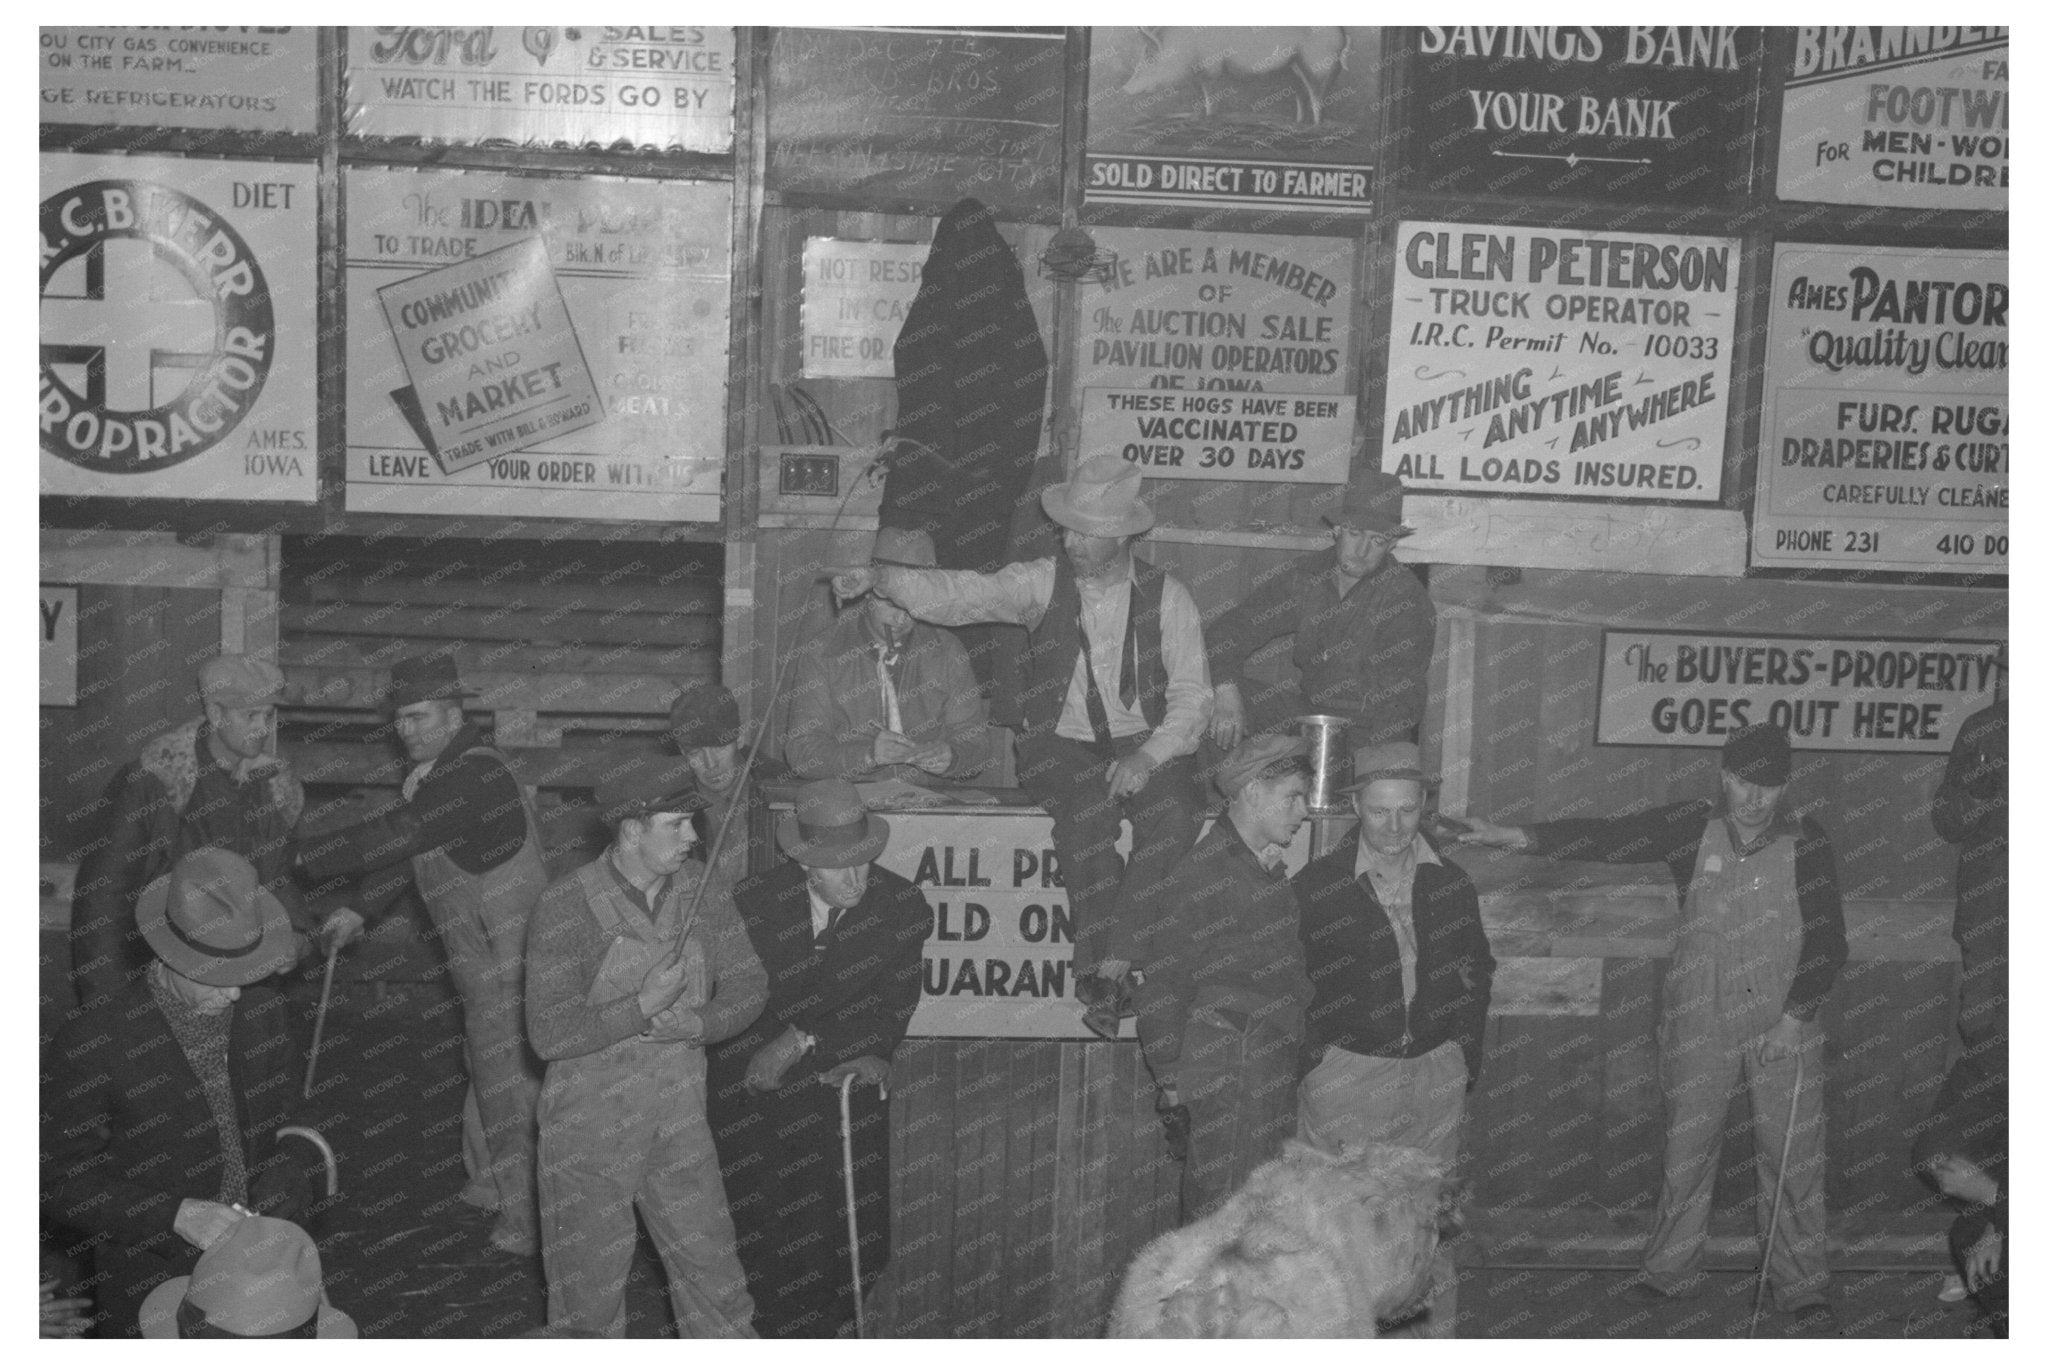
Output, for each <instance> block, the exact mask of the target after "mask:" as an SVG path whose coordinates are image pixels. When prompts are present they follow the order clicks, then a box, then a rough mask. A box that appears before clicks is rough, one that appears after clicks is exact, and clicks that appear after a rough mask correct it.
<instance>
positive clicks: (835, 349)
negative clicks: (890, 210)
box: [803, 237, 931, 379]
mask: <svg viewBox="0 0 2048 1365" xmlns="http://www.w3.org/2000/svg"><path fill="white" fill-rule="evenodd" d="M930 254H931V245H930V244H929V243H926V242H851V241H840V240H838V239H837V238H832V237H806V238H804V299H803V325H804V336H803V347H804V368H803V373H804V378H806V379H890V378H893V377H894V376H895V373H896V359H895V357H896V334H897V333H898V332H900V331H902V330H903V319H904V317H905V316H907V315H908V314H909V312H910V305H911V303H912V302H913V301H914V300H915V299H916V298H917V288H918V285H919V283H920V282H921V281H922V280H923V279H924V261H925V257H926V256H928V255H930Z"/></svg>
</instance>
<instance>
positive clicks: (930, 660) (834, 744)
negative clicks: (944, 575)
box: [782, 526, 993, 781]
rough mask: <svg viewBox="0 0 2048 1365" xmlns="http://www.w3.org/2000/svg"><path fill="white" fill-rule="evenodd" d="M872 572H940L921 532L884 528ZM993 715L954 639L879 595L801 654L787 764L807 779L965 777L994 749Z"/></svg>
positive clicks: (793, 690) (845, 615)
mask: <svg viewBox="0 0 2048 1365" xmlns="http://www.w3.org/2000/svg"><path fill="white" fill-rule="evenodd" d="M873 562H874V563H876V564H887V565H895V566H898V567H901V568H907V569H932V568H936V567H938V562H939V561H938V557H937V555H936V552H935V551H934V550H933V549H932V538H931V536H929V535H928V534H926V533H925V532H923V531H907V530H903V529H901V528H898V527H893V526H885V527H883V528H882V529H881V530H880V531H878V532H876V533H875V551H874V560H873ZM992 747H993V746H992V744H991V742H990V736H989V730H988V706H987V704H986V703H985V702H983V701H982V698H981V693H980V691H979V690H978V689H977V687H976V684H975V680H974V669H973V668H972V667H971V666H970V665H969V664H968V661H967V651H966V650H965V649H963V648H961V646H960V642H959V641H958V640H956V639H954V638H953V633H952V632H951V631H949V630H942V629H940V628H939V627H937V626H928V625H926V624H924V623H923V622H921V621H917V620H913V619H912V618H911V615H910V613H909V612H907V611H905V610H904V609H903V608H901V607H899V606H897V605H896V604H895V603H894V602H892V601H890V600H889V599H888V598H886V597H883V596H882V595H880V594H879V593H869V594H868V595H867V597H866V598H864V599H863V600H862V601H861V602H860V603H859V604H858V605H856V606H852V607H850V608H849V609H847V610H845V611H842V612H841V613H840V615H839V619H838V620H837V621H835V622H833V623H832V625H831V626H829V627H828V628H827V629H826V630H825V631H824V632H823V633H822V634H820V635H817V636H814V637H813V638H812V639H810V640H808V641H806V642H805V643H804V644H803V645H802V646H800V647H799V650H798V653H797V656H796V671H795V677H794V679H793V681H792V683H791V685H790V692H789V732H788V734H787V736H786V737H785V738H784V740H783V746H782V756H783V758H784V759H786V760H787V761H788V763H789V766H790V767H791V768H793V769H795V771H796V774H797V776H799V777H806V778H820V777H846V778H853V779H856V780H866V781H880V780H881V779H883V778H890V777H896V778H905V779H909V780H913V781H914V780H916V779H917V778H919V777H922V776H924V775H926V774H930V775H933V776H937V777H947V778H955V779H961V778H967V777H971V776H973V775H974V774H975V773H977V772H979V771H981V768H982V765H984V764H985V763H987V762H988V760H989V755H990V752H991V749H992Z"/></svg>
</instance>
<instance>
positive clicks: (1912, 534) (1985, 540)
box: [1750, 243, 2012, 573]
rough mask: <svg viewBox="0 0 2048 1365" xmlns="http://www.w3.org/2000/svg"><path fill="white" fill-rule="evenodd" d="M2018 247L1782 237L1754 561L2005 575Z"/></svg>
mask: <svg viewBox="0 0 2048 1365" xmlns="http://www.w3.org/2000/svg"><path fill="white" fill-rule="evenodd" d="M2010 299H2011V295H2010V291H2009V289H2008V287H2007V283H2006V256H2005V253H2004V252H1995V251H1984V252H1972V251H1937V250H1919V249H1908V248H1903V247H1875V246H1806V245H1798V244H1793V243H1781V244H1780V245H1779V246H1778V247H1777V248H1776V251H1775V254H1774V256H1773V264H1772V268H1771V311H1770V342H1769V348H1768V350H1767V352H1766V366H1765V371H1764V411H1763V425H1762V442H1761V449H1760V450H1759V452H1758V459H1757V496H1756V511H1755V516H1754V518H1753V522H1752V529H1751V548H1750V555H1751V562H1752V563H1755V564H1760V565H1770V566H1782V567H1822V568H1843V569H1898V570H1921V571H1926V570H1936V571H1944V572H1952V573H2003V572H2004V571H2005V569H2006V566H2007V562H2008V553H2009V550H2010V545H2009V542H2008V538H2007V518H2008V515H2009V512H2008V505H2009V502H2010V488H2011V477H2012V459H2011V421H2012V418H2011V410H2010V408H2009V407H2008V405H2007V386H2008V382H2009V377H2010V376H2009V370H2010V350H2009V346H2010V343H2009V341H2008V338H2009V337H2010V335H2011V325H2010V320H2009V311H2010Z"/></svg>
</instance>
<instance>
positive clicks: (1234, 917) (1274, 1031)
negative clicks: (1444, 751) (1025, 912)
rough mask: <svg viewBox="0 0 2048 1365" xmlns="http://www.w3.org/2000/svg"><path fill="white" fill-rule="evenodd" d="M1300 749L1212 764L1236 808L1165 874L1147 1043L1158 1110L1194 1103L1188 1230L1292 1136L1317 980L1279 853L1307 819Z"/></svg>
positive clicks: (1260, 747)
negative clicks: (1311, 978) (1306, 1019)
mask: <svg viewBox="0 0 2048 1365" xmlns="http://www.w3.org/2000/svg"><path fill="white" fill-rule="evenodd" d="M1307 751H1308V745H1307V743H1306V742H1305V741H1303V740H1301V739H1299V738H1294V737H1290V736H1286V735H1255V736H1253V737H1252V738H1250V739H1248V740H1246V741H1245V742H1244V743H1242V744H1240V745H1238V746H1237V748H1236V749H1234V750H1232V751H1231V752H1230V753H1229V754H1228V755H1227V756H1226V757H1225V758H1224V760H1223V761H1222V762H1221V763H1220V764H1218V765H1217V768H1216V777H1215V781H1216V786H1217V788H1218V790H1220V791H1221V792H1222V793H1223V795H1224V797H1225V798H1226V799H1227V800H1228V801H1229V803H1230V804H1229V806H1228V808H1227V809H1225V811H1224V813H1223V818H1222V819H1220V820H1218V821H1217V822H1216V823H1215V824H1214V825H1213V826H1211V827H1210V830H1209V832H1208V833H1207V834H1205V835H1203V836H1202V838H1201V841H1200V842H1198V843H1197V844H1196V845H1195V849H1194V852H1192V853H1190V854H1189V855H1188V856H1187V857H1186V858H1184V859H1183V860H1182V861H1181V863H1180V865H1179V866H1177V867H1175V868H1174V869H1173V871H1172V872H1171V873H1169V874H1168V875H1167V879H1166V881H1165V883H1164V884H1163V885H1162V886H1161V888H1160V896H1159V900H1160V904H1161V906H1162V909H1161V912H1160V916H1159V919H1158V920H1157V921H1156V922H1155V923H1154V924H1153V925H1152V927H1151V934H1150V936H1149V938H1148V940H1147V942H1146V945H1145V947H1144V951H1143V953H1142V958H1143V961H1144V963H1145V979H1144V981H1143V983H1142V984H1140V985H1139V987H1138V989H1137V1005H1138V1037H1139V1038H1140V1039H1141V1040H1142V1041H1143V1042H1144V1045H1145V1062H1146V1065H1147V1066H1149V1067H1150V1068H1151V1069H1152V1079H1153V1080H1154V1082H1155V1083H1157V1085H1158V1087H1159V1097H1160V1100H1161V1102H1162V1103H1161V1106H1160V1107H1161V1110H1162V1112H1165V1113H1168V1114H1171V1113H1172V1111H1173V1110H1174V1108H1175V1107H1176V1106H1181V1105H1185V1106H1186V1109H1187V1119H1188V1140H1187V1150H1186V1159H1185V1164H1184V1166H1183V1168H1182V1174H1181V1201H1180V1202H1181V1221H1182V1222H1183V1223H1189V1222H1192V1221H1194V1220H1195V1219H1197V1218H1203V1217H1206V1216H1207V1215H1209V1214H1210V1213H1213V1212H1214V1211H1215V1210H1217V1209H1218V1208H1221V1207H1222V1206H1223V1203H1224V1201H1225V1200H1227V1199H1229V1198H1230V1196H1231V1195H1232V1194H1235V1193H1236V1192H1237V1190H1238V1188H1239V1187H1240V1186H1242V1185H1243V1184H1244V1182H1245V1180H1246V1178H1247V1177H1249V1176H1250V1175H1251V1173H1252V1170H1253V1169H1254V1168H1255V1167H1257V1166H1258V1165H1259V1164H1260V1163H1262V1162H1264V1161H1267V1160H1269V1159H1271V1158H1272V1157H1276V1156H1278V1155H1279V1154H1280V1147H1281V1144H1282V1143H1283V1142H1284V1141H1285V1140H1286V1139H1287V1138H1288V1137H1289V1136H1290V1135H1291V1134H1292V1133H1293V1131H1294V1079H1295V1068H1294V1061H1295V1054H1296V1053H1297V1052H1298V1051H1299V1050H1300V1048H1301V1024H1302V1011H1303V1010H1304V1009H1305V1008H1306V1007H1307V1005H1308V998H1309V995H1308V976H1307V973H1306V971H1305V970H1304V967H1303V964H1302V956H1301V926H1300V922H1299V921H1300V916H1299V913H1298V912H1297V910H1296V908H1295V904H1294V889H1293V887H1292V886H1291V885H1290V884H1289V883H1288V880H1287V869H1286V868H1284V867H1282V866H1281V857H1282V855H1283V854H1284V853H1285V852H1286V849H1287V845H1288V844H1289V843H1291V842H1293V839H1294V836H1295V833H1296V832H1297V831H1298V830H1300V828H1301V826H1302V822H1303V821H1305V820H1307V819H1308V781H1309V766H1308V763H1307V761H1306V760H1305V759H1304V757H1303V755H1304V754H1306V753H1307Z"/></svg>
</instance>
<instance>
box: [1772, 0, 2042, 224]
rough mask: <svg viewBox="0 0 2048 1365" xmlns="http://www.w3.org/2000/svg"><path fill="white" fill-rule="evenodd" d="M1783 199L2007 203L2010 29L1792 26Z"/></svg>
mask: <svg viewBox="0 0 2048 1365" xmlns="http://www.w3.org/2000/svg"><path fill="white" fill-rule="evenodd" d="M1792 33H1793V35H1794V36H1793V38H1792V47H1791V56H1790V62H1789V65H1788V66H1787V68H1786V71H1785V97H1784V116H1783V118H1782V120H1781V121H1780V124H1779V132H1778V197H1779V198H1780V199H1803V200H1809V201H1813V202H1816V203H1822V204H1888V205H1894V206H1897V207H1899V208H1927V209H1999V210H2003V209H2004V208H2005V206H2006V194H2007V179H2008V177H2007V171H2008V164H2009V158H2010V154H2011V140H2010V138H2009V136H2008V130H2009V127H2010V124H2011V119H2012V94H2011V80H2010V67H2011V61H2012V59H2011V50H2010V45H2009V39H2008V37H2007V33H2008V31H2007V30H2006V29H2003V28H1937V27H1928V26H1920V27H1904V28H1899V27H1885V28H1876V27H1870V26H1866V25H1855V26H1851V27H1826V28H1818V27H1816V28H1799V29H1794V30H1792Z"/></svg>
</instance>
